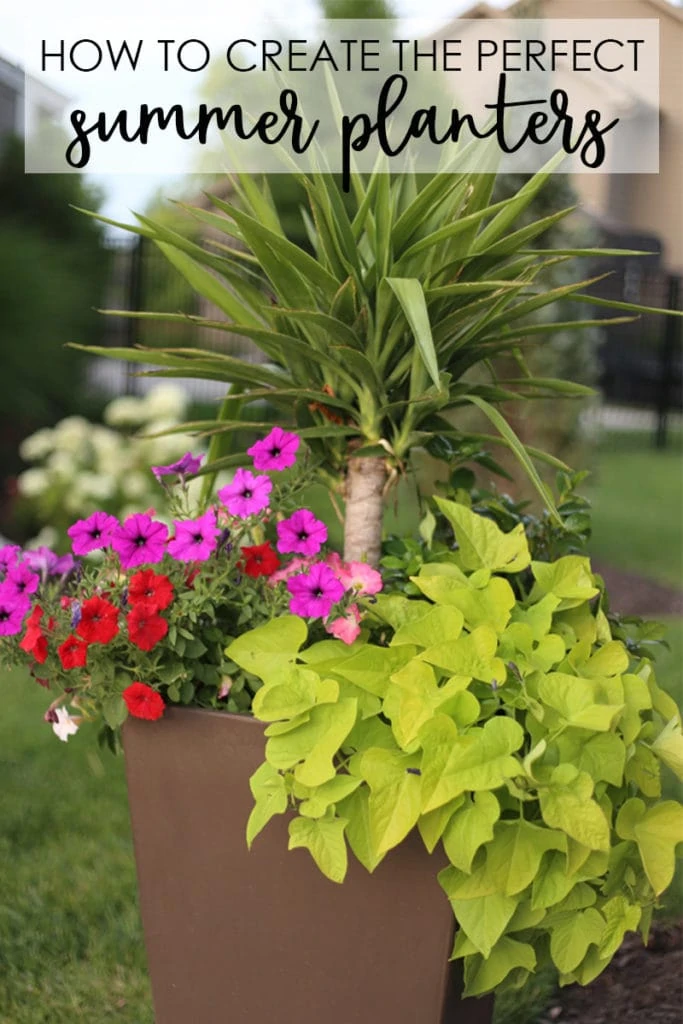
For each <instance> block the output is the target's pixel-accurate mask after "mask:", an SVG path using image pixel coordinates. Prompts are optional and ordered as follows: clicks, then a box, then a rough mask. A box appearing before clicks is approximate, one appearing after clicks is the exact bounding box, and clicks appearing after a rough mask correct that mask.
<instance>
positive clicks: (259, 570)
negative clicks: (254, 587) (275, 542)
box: [241, 544, 280, 578]
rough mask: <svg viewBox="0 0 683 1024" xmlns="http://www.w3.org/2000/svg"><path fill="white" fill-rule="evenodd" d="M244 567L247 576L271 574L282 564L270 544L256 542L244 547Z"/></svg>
mask: <svg viewBox="0 0 683 1024" xmlns="http://www.w3.org/2000/svg"><path fill="white" fill-rule="evenodd" d="M242 554H243V555H244V559H243V561H242V563H241V564H242V568H243V570H244V572H245V573H246V575H247V576H253V577H254V578H256V577H257V576H270V575H271V574H272V573H274V572H275V570H276V569H277V568H279V565H280V559H279V558H278V557H277V554H276V553H275V551H274V550H273V549H272V547H271V546H270V544H256V545H254V547H250V548H242Z"/></svg>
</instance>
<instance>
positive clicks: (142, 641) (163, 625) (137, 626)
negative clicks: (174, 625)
mask: <svg viewBox="0 0 683 1024" xmlns="http://www.w3.org/2000/svg"><path fill="white" fill-rule="evenodd" d="M126 622H127V623H128V639H129V640H130V642H131V643H132V644H135V646H136V647H139V648H140V650H141V651H151V650H152V648H153V647H154V646H155V644H158V643H159V641H160V640H161V639H162V638H163V637H165V636H166V634H167V633H168V622H167V621H166V619H162V617H161V615H157V613H156V609H155V608H153V607H152V606H151V605H148V604H136V605H134V607H133V609H132V610H131V611H130V612H129V613H128V616H127V618H126Z"/></svg>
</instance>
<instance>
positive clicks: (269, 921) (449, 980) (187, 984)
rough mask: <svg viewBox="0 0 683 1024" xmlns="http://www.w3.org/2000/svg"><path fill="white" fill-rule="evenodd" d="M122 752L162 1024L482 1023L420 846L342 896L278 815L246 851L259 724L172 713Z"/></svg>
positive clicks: (433, 868) (487, 1005) (132, 724)
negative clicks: (293, 841) (290, 844)
mask: <svg viewBox="0 0 683 1024" xmlns="http://www.w3.org/2000/svg"><path fill="white" fill-rule="evenodd" d="M124 747H125V753H126V771H127V776H128V791H129V798H130V809H131V818H132V823H133V834H134V842H135V855H136V860H137V869H138V879H139V887H140V904H141V911H142V921H143V926H144V931H145V941H146V946H147V954H148V959H149V968H150V973H151V979H152V992H153V996H154V1005H155V1011H156V1024H223V1022H226V1024H227V1022H229V1024H456V1022H457V1024H488V1022H489V1021H490V1019H491V1012H492V1000H491V999H481V1000H478V999H466V1000H463V999H461V996H460V991H461V981H460V965H459V964H450V963H449V962H448V957H449V955H450V952H451V948H452V943H453V931H454V922H453V915H452V912H451V910H450V907H449V905H448V901H447V899H446V897H445V895H444V893H443V892H442V890H441V888H440V887H439V884H438V882H437V880H436V873H437V866H438V865H437V862H436V858H435V857H430V856H429V855H428V854H427V853H426V851H425V850H424V847H423V846H422V844H421V842H420V840H419V837H418V836H417V835H414V836H410V837H409V839H408V840H407V841H406V842H405V843H403V844H401V846H400V847H399V848H397V849H396V850H393V851H392V852H391V853H390V854H389V855H388V856H387V858H386V859H385V861H384V862H383V863H382V864H381V865H380V867H379V868H378V869H377V871H376V872H375V873H374V874H372V875H370V874H368V872H366V870H365V869H364V868H363V867H362V866H361V865H360V864H359V863H358V862H357V861H356V860H355V859H354V858H353V857H352V856H350V858H349V872H348V876H347V879H346V881H345V882H344V884H343V885H336V884H335V883H334V882H331V881H329V880H328V879H327V878H325V877H324V876H323V875H321V874H320V872H319V871H318V869H317V867H316V866H315V864H314V863H313V861H312V860H311V858H310V855H309V853H308V852H307V851H306V850H294V851H292V852H288V851H287V821H286V816H282V817H278V818H276V819H274V820H273V821H271V822H270V824H269V825H268V826H267V828H266V829H265V831H264V832H263V833H261V835H259V836H258V838H257V839H256V841H255V843H254V846H253V848H252V850H251V852H249V851H248V850H247V847H246V841H245V826H246V821H247V818H248V816H249V813H250V811H251V807H252V797H251V793H250V790H249V777H250V775H251V774H252V773H253V771H254V770H255V769H256V768H257V767H258V765H259V764H260V763H261V762H262V760H263V747H264V737H263V726H262V725H261V724H260V723H259V722H256V721H255V720H254V719H252V718H249V717H246V716H239V715H229V714H224V713H221V712H213V711H202V710H196V709H179V708H169V709H167V711H166V714H165V715H164V717H163V719H162V720H161V721H159V722H155V723H150V722H142V721H138V720H134V719H129V720H128V721H127V722H126V725H125V727H124Z"/></svg>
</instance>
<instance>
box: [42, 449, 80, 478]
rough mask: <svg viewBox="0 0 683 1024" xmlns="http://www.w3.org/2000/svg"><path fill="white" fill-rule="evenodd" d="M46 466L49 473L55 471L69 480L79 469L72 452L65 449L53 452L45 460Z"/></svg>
mask: <svg viewBox="0 0 683 1024" xmlns="http://www.w3.org/2000/svg"><path fill="white" fill-rule="evenodd" d="M46 468H47V469H48V470H49V471H50V472H51V473H55V474H56V475H57V476H65V477H67V479H69V480H71V479H72V478H74V477H75V476H76V475H77V473H78V470H79V466H78V463H77V461H76V459H75V458H74V453H72V452H65V451H56V452H53V453H52V455H51V456H50V458H49V459H48V460H47V464H46Z"/></svg>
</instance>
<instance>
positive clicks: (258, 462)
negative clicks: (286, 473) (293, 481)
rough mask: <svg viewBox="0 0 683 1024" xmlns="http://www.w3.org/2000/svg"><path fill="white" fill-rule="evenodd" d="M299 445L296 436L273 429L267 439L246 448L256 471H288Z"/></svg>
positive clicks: (298, 439)
mask: <svg viewBox="0 0 683 1024" xmlns="http://www.w3.org/2000/svg"><path fill="white" fill-rule="evenodd" d="M300 444H301V439H300V438H299V437H297V435H296V434H291V433H289V431H287V430H283V429H282V427H273V429H272V430H271V432H270V433H269V434H268V437H264V438H263V440H262V441H257V442H256V444H253V445H252V446H251V448H247V455H251V456H252V458H253V460H254V466H255V468H256V469H266V470H281V469H289V467H290V466H293V465H294V463H295V462H296V453H297V451H298V450H299V445H300Z"/></svg>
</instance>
